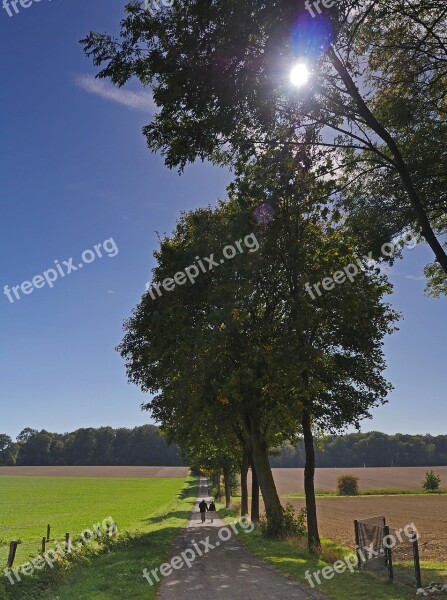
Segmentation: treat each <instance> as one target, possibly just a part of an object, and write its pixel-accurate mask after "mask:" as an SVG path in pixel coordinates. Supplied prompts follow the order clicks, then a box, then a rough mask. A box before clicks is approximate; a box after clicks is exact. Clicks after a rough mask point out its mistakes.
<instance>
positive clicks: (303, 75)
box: [290, 63, 310, 87]
mask: <svg viewBox="0 0 447 600" xmlns="http://www.w3.org/2000/svg"><path fill="white" fill-rule="evenodd" d="M309 77H310V72H309V69H308V68H307V65H305V64H304V63H298V64H296V65H295V66H294V67H293V69H292V70H291V71H290V81H291V82H292V84H293V85H294V86H296V87H302V86H303V85H306V83H307V82H308V81H309Z"/></svg>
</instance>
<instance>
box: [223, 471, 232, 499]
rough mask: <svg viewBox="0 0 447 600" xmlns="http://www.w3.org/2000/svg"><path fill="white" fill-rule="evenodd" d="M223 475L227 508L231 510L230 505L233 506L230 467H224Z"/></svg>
mask: <svg viewBox="0 0 447 600" xmlns="http://www.w3.org/2000/svg"><path fill="white" fill-rule="evenodd" d="M223 474H224V485H225V507H226V508H230V504H231V481H230V477H231V473H230V469H229V468H228V467H224V470H223Z"/></svg>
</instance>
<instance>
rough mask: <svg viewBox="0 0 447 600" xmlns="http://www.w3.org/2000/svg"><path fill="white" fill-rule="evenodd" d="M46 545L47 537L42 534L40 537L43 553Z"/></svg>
mask: <svg viewBox="0 0 447 600" xmlns="http://www.w3.org/2000/svg"><path fill="white" fill-rule="evenodd" d="M46 546H47V538H46V537H45V536H43V538H42V554H45V549H46Z"/></svg>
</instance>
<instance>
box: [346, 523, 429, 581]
mask: <svg viewBox="0 0 447 600" xmlns="http://www.w3.org/2000/svg"><path fill="white" fill-rule="evenodd" d="M354 531H355V543H356V549H357V558H358V565H359V569H362V570H364V571H368V572H370V573H373V574H374V575H376V576H378V577H384V578H387V579H389V580H390V581H393V582H394V583H399V584H401V585H404V586H406V587H410V588H420V587H422V582H421V569H420V564H419V544H418V539H417V538H418V536H417V532H413V533H412V534H411V537H408V536H407V535H405V534H402V530H401V529H393V528H390V527H389V526H388V525H387V524H386V520H385V517H383V516H378V517H370V518H368V519H359V520H356V521H354ZM391 542H392V543H391Z"/></svg>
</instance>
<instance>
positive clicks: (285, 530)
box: [259, 502, 306, 539]
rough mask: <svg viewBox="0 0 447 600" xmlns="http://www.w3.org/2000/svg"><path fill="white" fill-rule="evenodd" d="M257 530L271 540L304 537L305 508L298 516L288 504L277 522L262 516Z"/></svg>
mask: <svg viewBox="0 0 447 600" xmlns="http://www.w3.org/2000/svg"><path fill="white" fill-rule="evenodd" d="M259 528H260V530H261V531H262V533H263V534H264V535H266V536H267V537H272V538H282V539H287V538H297V537H304V536H305V535H306V508H302V509H301V510H300V511H299V513H298V514H296V510H295V508H294V506H293V505H292V504H290V502H288V503H287V504H286V506H285V507H284V509H283V511H282V514H281V517H280V518H279V519H277V520H274V519H270V520H267V518H266V517H265V516H264V515H262V516H261V517H260V519H259Z"/></svg>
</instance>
